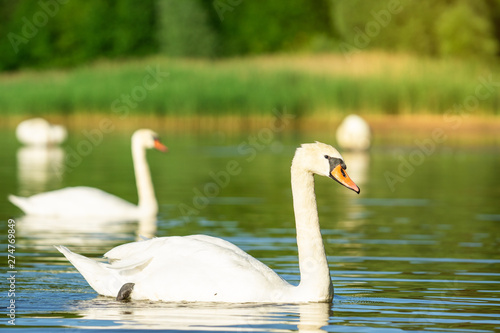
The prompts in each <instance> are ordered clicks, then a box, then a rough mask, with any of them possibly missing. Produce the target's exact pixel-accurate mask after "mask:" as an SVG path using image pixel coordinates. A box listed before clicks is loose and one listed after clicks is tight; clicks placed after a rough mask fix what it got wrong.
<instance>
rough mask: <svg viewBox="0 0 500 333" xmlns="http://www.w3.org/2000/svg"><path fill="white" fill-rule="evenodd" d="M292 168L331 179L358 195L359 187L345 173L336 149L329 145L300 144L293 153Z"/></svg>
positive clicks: (342, 162) (345, 167)
mask: <svg viewBox="0 0 500 333" xmlns="http://www.w3.org/2000/svg"><path fill="white" fill-rule="evenodd" d="M293 168H300V169H302V170H305V171H306V172H310V173H313V174H317V175H321V176H325V177H329V178H332V179H333V180H335V181H337V182H338V183H340V184H341V185H343V186H345V187H347V188H348V189H351V190H353V191H354V192H356V193H359V187H358V186H357V185H356V184H355V183H354V182H353V181H352V180H351V178H350V177H349V175H348V174H347V172H346V169H347V166H346V164H345V162H344V159H343V158H342V156H341V155H340V153H339V152H338V151H337V149H335V148H333V147H332V146H330V145H327V144H324V143H321V142H316V143H306V144H302V145H301V146H300V147H299V148H297V151H296V152H295V156H294V158H293V162H292V169H293Z"/></svg>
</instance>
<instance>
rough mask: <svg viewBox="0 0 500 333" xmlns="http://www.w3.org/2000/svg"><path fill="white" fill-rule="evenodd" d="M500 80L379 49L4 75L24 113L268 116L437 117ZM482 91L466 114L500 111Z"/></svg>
mask: <svg viewBox="0 0 500 333" xmlns="http://www.w3.org/2000/svg"><path fill="white" fill-rule="evenodd" d="M497 79H498V81H500V77H498V78H497V75H496V68H493V67H491V66H487V65H483V64H479V63H473V62H459V61H454V62H445V61H442V60H429V59H419V58H415V57H410V56H404V55H389V54H378V53H370V54H362V53H358V54H352V55H349V56H348V57H346V56H344V55H315V56H310V55H308V56H302V55H294V56H285V55H282V56H272V57H257V58H242V59H230V60H218V61H202V60H182V59H168V58H162V57H154V58H147V59H142V60H134V61H122V62H104V61H103V62H97V63H94V64H91V65H88V66H85V67H79V68H75V69H70V70H64V71H63V70H57V71H42V72H37V71H26V72H20V73H3V74H2V75H1V76H0V110H1V113H2V114H4V115H19V116H22V115H47V114H53V115H58V114H59V115H68V114H89V113H97V114H110V115H115V116H130V115H139V114H140V115H168V116H189V115H211V116H220V115H225V116H228V115H229V116H230V115H238V116H241V115H243V116H244V115H252V116H262V115H268V114H270V113H271V112H272V110H273V109H275V108H286V109H287V110H288V112H290V113H292V114H294V115H296V116H298V117H302V116H310V115H318V114H319V115H325V114H329V113H335V114H346V113H350V112H360V110H361V111H362V112H363V113H364V114H390V115H397V114H400V115H401V114H440V113H443V112H444V111H447V110H453V107H454V105H461V104H463V103H465V102H467V101H469V102H474V101H475V100H471V99H470V98H469V97H471V96H472V97H473V96H475V94H476V92H477V87H478V86H480V85H482V83H481V82H482V81H493V82H496V81H497ZM489 88H492V87H491V85H490V87H489ZM485 89H487V88H485ZM483 90H484V89H483ZM483 90H482V92H483V93H484V95H485V96H486V93H488V94H487V95H488V96H487V97H485V98H481V99H477V98H476V100H477V101H478V102H479V103H477V104H475V103H474V104H471V105H472V108H470V109H469V110H468V112H476V113H480V114H490V115H495V114H498V105H499V104H500V97H499V96H498V87H496V86H493V88H492V89H491V91H489V90H484V91H483ZM468 98H469V99H468Z"/></svg>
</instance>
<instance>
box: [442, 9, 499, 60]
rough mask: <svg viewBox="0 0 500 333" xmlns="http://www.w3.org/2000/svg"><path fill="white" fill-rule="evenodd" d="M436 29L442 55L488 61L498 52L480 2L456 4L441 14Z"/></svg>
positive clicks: (485, 13)
mask: <svg viewBox="0 0 500 333" xmlns="http://www.w3.org/2000/svg"><path fill="white" fill-rule="evenodd" d="M481 4H483V6H481ZM436 27H437V34H438V38H439V52H440V54H442V55H452V56H465V57H491V56H494V55H495V54H496V53H497V51H498V42H497V40H495V38H494V36H493V28H492V25H491V23H490V20H489V19H488V16H487V12H486V10H485V6H484V2H482V1H476V2H474V3H468V2H466V1H460V2H458V3H457V4H456V5H455V6H453V7H452V8H451V9H449V10H448V11H446V12H443V14H442V15H441V17H440V19H439V20H438V22H437V23H436Z"/></svg>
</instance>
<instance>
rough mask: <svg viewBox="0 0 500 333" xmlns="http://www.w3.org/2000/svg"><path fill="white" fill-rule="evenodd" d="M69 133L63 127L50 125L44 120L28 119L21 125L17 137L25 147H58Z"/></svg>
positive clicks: (18, 127)
mask: <svg viewBox="0 0 500 333" xmlns="http://www.w3.org/2000/svg"><path fill="white" fill-rule="evenodd" d="M67 136H68V133H67V132H66V128H64V126H62V125H53V124H50V123H49V122H48V121H47V120H45V119H43V118H32V119H27V120H24V121H22V122H20V123H19V125H17V128H16V137H17V139H18V140H19V142H21V143H22V144H24V145H28V146H29V145H33V146H48V145H58V144H61V143H62V142H64V140H66V137H67Z"/></svg>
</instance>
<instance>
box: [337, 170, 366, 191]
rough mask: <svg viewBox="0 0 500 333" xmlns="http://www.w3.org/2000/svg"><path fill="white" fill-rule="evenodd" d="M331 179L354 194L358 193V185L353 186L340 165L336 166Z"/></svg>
mask: <svg viewBox="0 0 500 333" xmlns="http://www.w3.org/2000/svg"><path fill="white" fill-rule="evenodd" d="M331 175H332V178H333V179H335V180H336V181H338V182H339V183H340V184H342V185H344V186H345V187H347V188H349V189H351V190H353V191H354V192H356V193H359V191H360V190H359V187H358V185H356V184H354V182H353V181H352V179H351V178H350V177H349V175H348V174H347V172H345V170H344V169H342V167H341V166H340V165H337V166H336V167H335V168H334V169H333V170H332V172H331Z"/></svg>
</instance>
